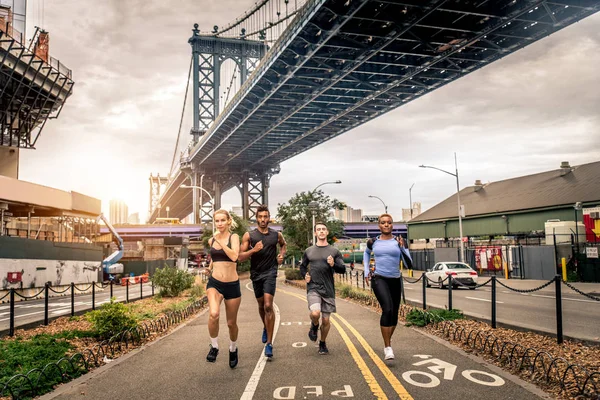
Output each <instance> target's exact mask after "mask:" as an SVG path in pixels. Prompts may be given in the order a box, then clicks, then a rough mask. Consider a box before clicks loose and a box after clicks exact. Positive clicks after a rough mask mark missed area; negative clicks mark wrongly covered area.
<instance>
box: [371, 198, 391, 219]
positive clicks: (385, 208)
mask: <svg viewBox="0 0 600 400" xmlns="http://www.w3.org/2000/svg"><path fill="white" fill-rule="evenodd" d="M369 197H371V198H373V199H377V200H379V201H380V202H381V204H383V209H384V212H385V213H386V214H387V206H386V205H385V203H384V202H383V200H381V198H380V197H377V196H371V195H369Z"/></svg>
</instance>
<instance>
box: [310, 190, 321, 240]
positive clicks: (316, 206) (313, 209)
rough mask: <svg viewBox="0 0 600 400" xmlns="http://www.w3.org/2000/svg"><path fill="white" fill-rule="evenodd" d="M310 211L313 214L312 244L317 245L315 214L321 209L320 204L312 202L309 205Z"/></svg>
mask: <svg viewBox="0 0 600 400" xmlns="http://www.w3.org/2000/svg"><path fill="white" fill-rule="evenodd" d="M308 209H309V210H310V211H311V212H312V244H313V245H314V244H315V243H317V239H316V235H315V213H316V212H317V210H318V209H319V203H317V202H316V201H314V200H313V201H311V202H310V203H308Z"/></svg>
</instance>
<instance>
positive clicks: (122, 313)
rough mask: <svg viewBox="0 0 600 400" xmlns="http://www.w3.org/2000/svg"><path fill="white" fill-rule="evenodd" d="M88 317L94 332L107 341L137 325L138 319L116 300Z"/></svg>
mask: <svg viewBox="0 0 600 400" xmlns="http://www.w3.org/2000/svg"><path fill="white" fill-rule="evenodd" d="M86 315H87V318H88V320H89V321H90V322H91V323H92V325H93V326H94V330H95V331H96V332H97V333H98V335H99V336H100V337H102V338H105V339H108V338H110V337H111V336H113V335H115V334H117V333H119V332H122V331H124V330H127V329H131V328H134V327H135V326H136V325H137V321H136V319H135V318H134V317H133V316H132V315H131V314H130V313H129V310H128V308H127V306H126V305H125V304H122V303H117V302H115V299H114V298H111V299H110V303H106V304H103V305H102V307H100V309H98V310H95V311H91V312H89V313H87V314H86Z"/></svg>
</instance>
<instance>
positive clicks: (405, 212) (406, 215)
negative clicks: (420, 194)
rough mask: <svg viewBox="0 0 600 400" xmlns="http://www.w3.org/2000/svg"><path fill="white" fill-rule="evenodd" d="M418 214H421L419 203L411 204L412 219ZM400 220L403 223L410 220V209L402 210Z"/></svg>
mask: <svg viewBox="0 0 600 400" xmlns="http://www.w3.org/2000/svg"><path fill="white" fill-rule="evenodd" d="M419 214H421V203H419V202H413V203H412V218H415V217H416V216H417V215H419ZM402 220H404V221H410V220H411V215H410V208H403V209H402Z"/></svg>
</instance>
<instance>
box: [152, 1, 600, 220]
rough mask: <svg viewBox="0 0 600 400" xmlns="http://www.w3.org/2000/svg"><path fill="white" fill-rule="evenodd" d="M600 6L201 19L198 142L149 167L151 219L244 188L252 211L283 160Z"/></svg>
mask: <svg viewBox="0 0 600 400" xmlns="http://www.w3.org/2000/svg"><path fill="white" fill-rule="evenodd" d="M599 10H600V0H429V1H427V0H405V1H401V0H377V1H375V0H304V1H302V0H298V1H296V0H259V1H258V2H257V3H256V4H255V5H254V7H253V8H252V9H250V10H247V11H246V12H244V13H243V14H242V15H241V16H240V17H238V18H237V19H236V20H235V21H233V22H231V23H230V24H229V25H227V26H224V27H219V26H214V27H213V28H212V30H210V31H207V32H204V31H200V29H199V27H198V25H195V26H194V28H193V31H192V32H193V33H192V37H191V38H190V39H189V44H190V46H191V53H192V58H191V63H190V74H189V76H190V77H189V79H188V81H189V82H191V86H192V98H193V104H192V105H191V106H192V107H193V108H192V110H193V127H192V129H191V132H189V133H190V136H191V140H190V142H189V145H188V146H187V147H186V149H185V151H184V152H183V154H181V155H179V154H178V153H177V150H176V153H175V154H174V156H173V162H172V165H171V171H170V173H169V175H168V176H167V177H161V176H151V177H150V205H149V206H150V213H149V220H150V221H151V222H152V221H154V220H155V219H156V218H157V217H159V216H160V213H161V208H162V210H164V209H165V208H166V207H169V209H170V216H171V217H177V218H184V217H186V216H188V215H190V214H192V215H193V220H194V223H200V222H201V221H205V220H207V219H208V218H210V212H211V210H212V209H213V207H214V209H217V208H220V206H221V195H222V193H224V192H225V191H227V190H229V189H231V188H233V187H237V188H238V189H239V190H240V193H241V195H242V209H243V215H242V217H243V218H245V219H250V220H252V219H253V217H254V213H255V211H254V210H255V209H256V207H257V206H258V205H259V204H263V203H268V194H269V181H270V178H271V177H272V176H273V175H274V174H277V173H278V172H279V170H280V164H281V162H283V161H285V160H287V159H289V158H291V157H293V156H295V155H297V154H300V153H302V152H304V151H306V150H308V149H310V148H312V147H314V146H317V145H319V144H321V143H323V142H325V141H327V140H329V139H332V138H334V137H336V136H338V135H341V134H342V133H344V132H346V131H348V130H350V129H353V128H355V127H357V126H359V125H361V124H364V123H365V122H368V121H370V120H372V119H374V118H377V117H378V116H379V115H382V114H384V113H386V112H388V111H390V110H393V109H395V108H397V107H400V106H402V105H403V104H406V103H408V102H410V101H412V100H415V99H417V98H419V97H420V96H423V95H425V94H427V93H429V92H431V91H433V90H435V89H437V88H439V87H442V86H443V85H446V84H447V83H450V82H452V81H454V80H457V79H459V78H461V77H462V76H465V75H467V74H469V73H471V72H473V71H476V70H478V69H479V68H482V67H484V66H486V65H488V64H490V63H492V62H494V61H496V60H498V59H500V58H502V57H504V56H506V55H509V54H511V53H513V52H515V51H517V50H519V49H521V48H523V47H525V46H527V45H529V44H531V43H534V42H535V41H537V40H539V39H542V38H544V37H546V36H548V35H550V34H552V33H554V32H556V31H558V30H560V29H562V28H564V27H566V26H569V25H570V24H573V23H575V22H577V21H579V20H581V19H583V18H585V17H588V16H590V15H592V14H594V13H595V12H597V11H599ZM184 109H185V107H184ZM182 117H183V113H182ZM180 134H181V129H180ZM183 140H188V139H183V138H182V137H181V135H180V136H178V137H177V144H176V148H178V146H179V142H180V141H183ZM182 185H184V186H185V185H189V186H196V187H201V188H202V189H194V188H189V187H188V188H186V187H182ZM161 188H162V189H161ZM162 216H164V211H163V215H162Z"/></svg>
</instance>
